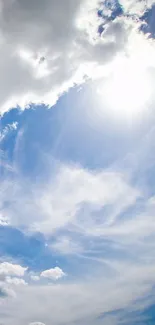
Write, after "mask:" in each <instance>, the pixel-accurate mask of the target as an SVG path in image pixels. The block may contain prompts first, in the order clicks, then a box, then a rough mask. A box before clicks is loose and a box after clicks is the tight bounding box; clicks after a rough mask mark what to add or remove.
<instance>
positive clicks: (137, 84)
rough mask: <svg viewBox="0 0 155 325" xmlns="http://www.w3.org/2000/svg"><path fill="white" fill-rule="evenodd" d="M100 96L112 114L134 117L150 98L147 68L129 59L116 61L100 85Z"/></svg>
mask: <svg viewBox="0 0 155 325" xmlns="http://www.w3.org/2000/svg"><path fill="white" fill-rule="evenodd" d="M100 93H101V92H100ZM102 96H103V98H104V103H105V104H106V107H107V108H108V109H110V111H111V112H112V113H113V114H116V115H117V116H119V117H122V118H123V119H124V118H125V117H126V118H136V116H139V114H142V112H143V111H144V110H146V109H147V108H148V104H149V100H150V98H151V86H150V79H149V74H148V72H147V69H146V68H145V69H144V67H142V66H140V65H139V64H138V62H134V61H133V60H131V59H130V60H129V59H126V60H124V61H121V62H118V61H117V62H116V64H115V65H114V67H113V69H112V72H111V73H110V76H109V77H108V80H107V82H106V83H105V85H104V87H102Z"/></svg>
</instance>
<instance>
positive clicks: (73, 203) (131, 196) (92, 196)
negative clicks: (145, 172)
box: [1, 165, 141, 236]
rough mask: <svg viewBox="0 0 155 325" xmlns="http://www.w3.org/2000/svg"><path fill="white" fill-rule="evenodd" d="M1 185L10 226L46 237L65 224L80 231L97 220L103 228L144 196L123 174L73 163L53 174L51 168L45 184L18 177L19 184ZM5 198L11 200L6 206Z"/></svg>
mask: <svg viewBox="0 0 155 325" xmlns="http://www.w3.org/2000/svg"><path fill="white" fill-rule="evenodd" d="M7 182H9V181H7ZM2 188H4V189H5V190H3V191H2V198H1V205H2V208H3V210H4V213H5V215H6V216H7V218H8V219H9V222H10V225H12V226H13V227H17V228H21V229H22V228H23V227H26V228H27V230H28V231H30V232H32V231H33V232H35V231H39V232H41V233H44V234H45V235H47V236H49V235H51V234H52V233H54V232H56V231H57V230H58V229H62V228H63V227H66V226H67V227H72V226H74V227H76V228H78V231H80V229H81V230H82V228H84V225H85V227H88V224H87V223H89V226H90V224H91V226H92V227H95V225H96V223H98V226H99V227H101V229H102V227H103V225H104V224H106V223H109V224H110V223H111V222H113V220H115V219H116V218H117V216H118V215H119V214H120V213H121V212H123V211H125V210H126V209H127V208H128V207H129V206H132V205H133V204H134V203H135V202H136V200H137V198H138V197H140V196H141V193H140V191H139V190H138V189H135V188H133V187H132V186H131V185H130V183H129V182H128V180H127V179H126V177H125V175H123V174H121V173H117V172H114V171H108V170H107V171H104V170H103V171H96V172H91V171H88V170H86V169H83V168H81V167H78V166H72V165H71V166H66V165H61V166H59V167H58V168H57V170H56V173H55V174H54V175H53V174H52V171H51V177H50V178H49V180H48V182H46V183H43V184H42V183H40V184H39V182H38V183H37V184H33V183H32V182H31V183H29V182H27V181H26V180H25V179H24V178H21V179H18V178H17V179H16V183H15V182H14V183H12V182H11V181H10V183H8V185H7V186H6V185H5V183H4V184H3V185H2ZM6 197H10V200H9V205H6V204H5V208H4V207H3V202H5V200H6ZM104 209H106V214H105V212H104ZM94 214H96V215H98V218H95V215H94ZM102 214H103V217H101V215H102ZM99 215H100V217H99ZM29 216H31V218H30V217H29ZM68 229H69V228H68ZM82 231H83V230H82Z"/></svg>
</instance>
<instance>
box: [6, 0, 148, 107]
mask: <svg viewBox="0 0 155 325" xmlns="http://www.w3.org/2000/svg"><path fill="white" fill-rule="evenodd" d="M144 3H145V1H140V7H139V1H136V2H135V1H134V2H133V1H132V0H128V1H123V0H122V1H121V4H122V6H123V8H124V10H125V11H126V12H127V13H128V12H132V11H134V12H138V10H141V11H143V10H144ZM151 4H152V1H151V0H150V2H148V7H149V6H151ZM99 7H100V2H99V1H98V0H93V1H91V3H90V1H88V0H75V1H74V2H72V1H71V0H66V1H65V2H62V1H61V0H57V1H56V0H45V1H44V5H43V4H42V2H41V1H39V2H38V1H37V0H34V1H33V3H32V2H31V1H27V2H26V5H25V2H24V1H23V0H14V1H6V0H1V11H0V18H1V20H0V54H1V62H0V72H1V74H0V75H1V76H3V80H2V82H1V84H2V87H1V96H0V106H1V112H4V111H6V110H7V109H9V108H11V107H13V106H16V105H20V106H21V107H24V106H25V105H29V103H30V102H35V103H38V102H44V103H45V104H47V105H49V106H51V105H53V104H54V103H55V102H56V100H57V98H58V97H59V95H61V94H62V93H63V92H64V91H66V90H68V89H69V88H70V87H72V86H73V85H75V84H79V83H83V82H84V81H85V77H86V75H87V76H88V77H90V78H94V77H95V75H96V72H97V68H98V72H99V71H101V66H104V65H105V64H107V62H111V60H113V58H114V57H115V56H116V55H117V54H118V53H120V52H123V53H124V54H125V53H126V46H127V44H128V42H129V39H130V37H129V36H130V33H131V29H133V30H134V32H135V33H137V31H136V29H135V23H134V21H133V20H130V23H129V17H128V16H127V15H126V17H120V18H118V19H115V20H114V21H108V20H107V24H106V28H104V31H103V33H102V35H99V34H98V27H99V26H100V24H102V23H103V21H102V19H101V18H99V17H98V15H97V11H98V9H99ZM133 8H134V10H133ZM137 8H138V9H137ZM62 26H63V28H62Z"/></svg>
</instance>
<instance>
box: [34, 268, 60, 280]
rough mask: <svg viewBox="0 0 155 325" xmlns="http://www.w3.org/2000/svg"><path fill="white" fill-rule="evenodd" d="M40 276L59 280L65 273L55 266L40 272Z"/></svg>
mask: <svg viewBox="0 0 155 325" xmlns="http://www.w3.org/2000/svg"><path fill="white" fill-rule="evenodd" d="M40 276H41V277H43V278H47V279H50V280H59V279H61V278H62V277H63V276H65V273H64V272H63V271H62V270H61V269H60V268H59V267H57V266H56V267H54V268H53V269H49V270H45V271H43V272H41V274H40Z"/></svg>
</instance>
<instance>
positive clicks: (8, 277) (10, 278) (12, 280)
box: [5, 276, 27, 286]
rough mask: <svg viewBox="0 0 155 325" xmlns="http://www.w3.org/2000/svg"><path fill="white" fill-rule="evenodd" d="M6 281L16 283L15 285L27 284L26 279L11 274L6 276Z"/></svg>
mask: <svg viewBox="0 0 155 325" xmlns="http://www.w3.org/2000/svg"><path fill="white" fill-rule="evenodd" d="M5 282H6V283H8V284H12V285H15V286H19V285H27V283H26V281H25V280H24V279H19V278H16V277H10V276H7V277H6V278H5Z"/></svg>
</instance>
